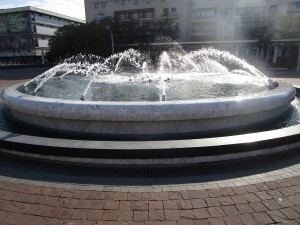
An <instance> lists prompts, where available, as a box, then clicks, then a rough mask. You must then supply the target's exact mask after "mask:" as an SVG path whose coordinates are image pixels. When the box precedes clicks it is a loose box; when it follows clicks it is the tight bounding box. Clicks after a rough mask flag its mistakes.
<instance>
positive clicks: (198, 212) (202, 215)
mask: <svg viewBox="0 0 300 225" xmlns="http://www.w3.org/2000/svg"><path fill="white" fill-rule="evenodd" d="M193 211H194V214H195V217H196V219H197V220H198V219H207V218H210V217H211V216H210V214H209V212H208V210H207V209H206V208H202V209H194V210H193Z"/></svg>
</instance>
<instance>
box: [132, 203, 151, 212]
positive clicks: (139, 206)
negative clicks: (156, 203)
mask: <svg viewBox="0 0 300 225" xmlns="http://www.w3.org/2000/svg"><path fill="white" fill-rule="evenodd" d="M148 209H149V202H148V201H134V202H133V210H134V211H148Z"/></svg>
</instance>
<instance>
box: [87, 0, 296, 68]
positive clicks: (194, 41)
mask: <svg viewBox="0 0 300 225" xmlns="http://www.w3.org/2000/svg"><path fill="white" fill-rule="evenodd" d="M85 12H86V21H87V22H91V21H93V20H101V19H102V18H103V17H105V16H114V17H119V18H120V19H121V20H123V21H132V22H134V23H137V24H139V25H140V26H151V23H152V22H154V21H157V20H163V19H171V20H173V21H174V22H175V23H177V24H178V26H179V30H180V34H179V37H178V40H177V41H179V42H180V43H181V44H183V45H184V46H185V47H186V48H188V49H193V48H199V46H203V45H217V46H218V47H221V48H225V49H227V50H230V51H231V52H233V53H234V54H235V55H237V56H239V57H247V56H248V55H252V56H253V55H255V57H256V58H257V57H261V58H266V60H267V61H268V62H269V61H271V62H273V63H277V62H278V61H279V59H280V57H283V56H284V51H285V52H286V51H290V52H294V53H293V54H290V58H291V59H292V60H293V58H295V54H297V53H298V48H299V41H300V37H298V38H297V39H293V40H282V37H281V36H280V28H281V27H280V26H281V21H282V18H283V17H284V16H289V15H295V14H299V15H300V0H251V1H245V0H85ZM262 21H263V22H264V23H265V24H267V26H266V27H265V28H264V30H263V32H264V33H263V34H262V33H260V30H259V28H258V29H256V30H255V32H253V31H252V33H251V29H249V27H251V26H252V27H253V24H257V25H258V26H259V24H260V23H261V22H262ZM247 30H248V33H247ZM261 32H262V31H261ZM256 33H257V35H267V36H269V38H270V40H271V43H270V44H269V47H268V49H265V50H264V49H262V48H259V47H257V46H258V44H257V42H258V41H257V39H258V38H257V36H255V34H256ZM249 34H252V35H253V36H249ZM298 39H299V40H298ZM293 49H294V50H293ZM295 49H296V50H295ZM295 52H297V53H295ZM298 57H300V56H298ZM296 58H297V55H296ZM298 60H299V59H298ZM298 67H299V63H298Z"/></svg>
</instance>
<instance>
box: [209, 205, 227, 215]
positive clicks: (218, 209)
mask: <svg viewBox="0 0 300 225" xmlns="http://www.w3.org/2000/svg"><path fill="white" fill-rule="evenodd" d="M207 210H208V212H209V214H210V216H211V217H223V216H225V213H224V211H223V209H222V208H221V207H211V208H207Z"/></svg>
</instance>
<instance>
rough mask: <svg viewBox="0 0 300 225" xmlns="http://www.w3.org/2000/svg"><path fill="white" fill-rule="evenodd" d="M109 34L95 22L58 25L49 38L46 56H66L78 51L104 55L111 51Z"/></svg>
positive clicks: (50, 57)
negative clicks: (77, 24)
mask: <svg viewBox="0 0 300 225" xmlns="http://www.w3.org/2000/svg"><path fill="white" fill-rule="evenodd" d="M110 43H111V42H110V36H109V33H108V30H107V29H106V28H105V27H104V26H99V25H98V24H96V23H88V24H82V25H79V26H75V25H69V26H64V27H60V28H59V29H58V30H57V31H56V33H55V35H54V36H52V37H51V39H50V40H49V47H50V51H49V52H48V54H47V58H49V59H55V58H66V57H70V56H72V55H76V54H79V53H82V54H95V55H100V56H103V57H106V56H108V55H110V53H111V47H110Z"/></svg>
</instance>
